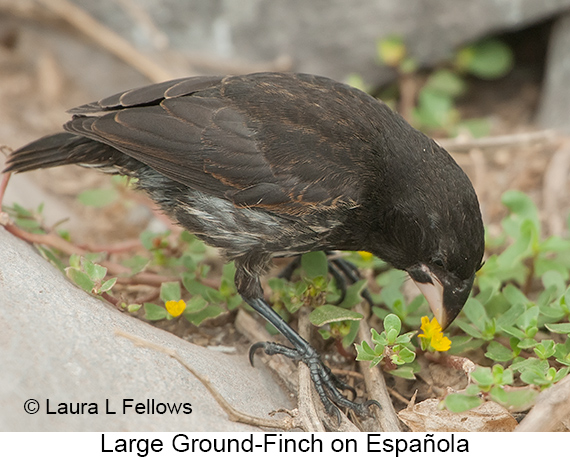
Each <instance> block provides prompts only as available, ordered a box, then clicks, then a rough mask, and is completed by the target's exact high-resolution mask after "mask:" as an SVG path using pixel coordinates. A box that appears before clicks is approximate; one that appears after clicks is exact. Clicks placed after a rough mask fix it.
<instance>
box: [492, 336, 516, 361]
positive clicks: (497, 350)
mask: <svg viewBox="0 0 570 457" xmlns="http://www.w3.org/2000/svg"><path fill="white" fill-rule="evenodd" d="M514 356H515V355H514V354H513V351H512V349H509V348H506V347H505V346H503V345H502V344H500V343H497V342H496V341H491V342H490V343H489V346H488V347H487V352H486V353H485V357H487V358H489V359H491V360H494V361H495V362H508V361H509V360H512V359H513V358H514Z"/></svg>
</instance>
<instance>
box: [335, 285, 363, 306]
mask: <svg viewBox="0 0 570 457" xmlns="http://www.w3.org/2000/svg"><path fill="white" fill-rule="evenodd" d="M365 288H366V279H361V280H360V281H357V282H355V283H354V284H351V285H350V286H348V287H347V288H346V295H345V297H344V300H343V301H342V303H341V304H340V305H339V306H340V307H342V308H347V309H350V308H354V306H356V305H357V304H358V303H360V302H361V301H362V296H361V293H362V291H363V290H364V289H365Z"/></svg>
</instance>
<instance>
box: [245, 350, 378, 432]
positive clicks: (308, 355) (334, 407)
mask: <svg viewBox="0 0 570 457" xmlns="http://www.w3.org/2000/svg"><path fill="white" fill-rule="evenodd" d="M258 349H263V351H264V352H265V353H266V354H267V355H274V354H281V355H284V356H285V357H288V358H290V359H293V360H296V361H299V360H300V361H302V362H303V363H305V365H307V366H308V367H309V373H310V376H311V379H312V380H313V384H314V386H315V390H316V391H317V393H318V394H319V397H320V399H321V401H322V403H323V405H324V407H325V410H326V412H327V413H328V414H329V415H333V414H334V415H335V416H336V418H337V420H338V422H339V423H340V413H339V410H338V407H342V408H350V409H351V410H353V411H354V412H355V413H356V414H358V415H359V416H368V415H369V407H370V406H371V405H376V406H378V408H381V406H380V403H378V402H377V401H376V400H369V401H366V402H364V403H356V402H354V401H351V400H349V399H348V398H346V397H345V396H344V395H343V394H342V393H341V392H340V391H339V389H341V390H350V391H351V392H352V394H353V396H354V397H356V391H355V390H354V388H353V387H352V386H349V385H348V384H346V383H345V382H343V381H341V380H340V379H339V378H337V377H336V376H335V375H334V374H333V373H332V372H331V370H330V368H329V367H327V366H326V365H325V364H323V362H322V361H321V359H320V357H319V355H318V354H317V351H316V350H315V349H313V348H312V347H311V346H308V347H306V348H304V350H303V351H301V350H299V349H293V348H290V347H287V346H283V345H281V344H277V343H271V342H259V343H255V344H254V345H252V346H251V348H250V350H249V361H250V363H251V364H252V365H253V357H254V354H255V352H256V351H257V350H258Z"/></svg>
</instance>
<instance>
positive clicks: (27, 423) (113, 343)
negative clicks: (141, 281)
mask: <svg viewBox="0 0 570 457" xmlns="http://www.w3.org/2000/svg"><path fill="white" fill-rule="evenodd" d="M0 246H2V248H1V249H0V328H1V331H0V431H175V430H176V431H186V432H193V431H254V430H257V429H256V428H254V427H251V426H247V425H243V424H237V423H234V422H230V421H229V420H228V419H227V416H226V414H225V412H224V411H223V410H222V409H221V408H220V407H219V406H218V404H217V403H216V402H215V400H214V399H213V398H212V396H211V395H210V393H209V392H208V391H207V390H206V388H205V387H204V386H203V385H202V384H201V383H200V382H199V381H198V380H197V379H196V378H195V377H194V376H192V375H191V374H190V373H188V372H187V371H186V370H185V369H184V368H183V367H182V366H181V365H180V364H179V363H178V362H176V361H175V360H173V359H172V358H170V357H168V356H167V355H165V354H163V353H159V352H156V351H154V350H151V349H146V348H141V347H137V346H135V345H134V344H133V343H132V342H131V341H129V340H127V339H125V338H123V337H120V336H117V335H116V334H115V331H116V330H122V331H124V332H126V333H130V334H133V335H137V336H139V337H141V338H143V339H145V340H148V341H151V342H155V343H158V344H160V345H163V346H166V347H168V348H172V349H175V350H176V351H177V352H178V353H179V354H180V355H181V356H182V357H183V358H184V360H186V361H187V363H188V364H190V365H191V366H192V367H194V368H195V369H196V370H197V371H198V372H199V373H201V374H203V375H206V376H208V377H209V379H210V381H211V382H212V383H213V384H214V386H215V387H216V388H217V390H218V391H219V392H220V393H221V394H222V395H223V396H224V398H226V400H228V401H229V402H230V404H232V405H233V406H234V407H236V408H238V409H239V410H242V411H244V412H248V413H250V414H253V415H257V416H261V417H268V416H267V414H268V413H269V412H270V411H272V410H274V409H276V408H279V407H286V408H290V407H291V405H290V403H289V401H288V398H287V395H285V393H283V392H282V391H281V390H280V388H279V386H278V385H277V383H276V382H275V380H274V379H273V378H272V376H271V374H270V373H269V372H267V371H266V370H264V369H263V367H256V368H252V367H250V366H249V363H248V361H247V356H246V355H245V354H241V355H227V354H222V353H219V352H215V351H211V350H208V349H205V348H202V347H198V346H195V345H192V344H190V343H188V342H186V341H183V340H181V339H179V338H177V337H176V336H174V335H172V334H169V333H167V332H164V331H162V330H159V329H156V328H154V327H152V326H150V325H148V324H146V323H144V322H142V321H139V320H137V319H135V318H132V317H130V316H128V315H125V314H122V313H120V312H119V311H117V310H116V309H114V308H112V307H111V306H109V305H108V304H106V303H104V302H103V301H100V300H98V299H96V298H94V297H91V296H89V295H87V294H86V293H84V292H83V291H82V290H80V289H78V288H77V287H76V286H74V285H73V284H71V283H70V282H68V281H67V280H66V278H65V277H64V276H63V275H62V274H61V273H60V272H59V271H58V270H57V269H56V268H55V267H53V266H52V265H51V264H49V263H48V262H46V261H45V260H44V259H43V258H42V257H41V256H39V255H38V254H37V253H36V252H35V251H34V249H33V248H32V247H31V246H30V245H28V244H27V243H25V242H23V241H22V240H19V239H17V238H14V237H13V236H12V235H10V234H9V233H8V232H6V231H5V229H4V228H0ZM29 399H34V400H37V401H38V402H39V408H40V409H39V411H38V412H37V413H36V414H26V413H25V412H24V404H25V402H26V400H29ZM48 399H49V406H50V411H57V410H58V409H59V406H58V405H59V404H60V403H63V404H67V405H70V404H72V405H73V406H72V407H73V408H74V409H75V408H77V403H82V402H85V403H95V404H97V411H98V414H87V413H84V414H47V410H46V407H47V400H48ZM127 399H132V400H133V401H132V402H131V403H130V404H133V405H134V404H136V403H143V404H145V405H146V403H147V401H151V402H152V399H154V401H155V405H156V404H158V403H159V402H160V403H170V404H175V403H185V402H188V403H190V404H191V408H192V412H191V414H169V413H167V414H156V413H155V414H149V413H145V414H138V413H136V412H135V410H134V408H129V409H128V410H127V412H126V413H125V414H123V412H122V405H123V401H124V400H127ZM106 400H108V401H109V406H110V408H109V409H110V410H113V411H116V413H117V414H106V410H105V408H106ZM155 407H156V406H155ZM67 408H68V409H71V407H70V406H67ZM89 408H90V406H87V407H86V410H88V409H89ZM91 408H93V407H92V406H91Z"/></svg>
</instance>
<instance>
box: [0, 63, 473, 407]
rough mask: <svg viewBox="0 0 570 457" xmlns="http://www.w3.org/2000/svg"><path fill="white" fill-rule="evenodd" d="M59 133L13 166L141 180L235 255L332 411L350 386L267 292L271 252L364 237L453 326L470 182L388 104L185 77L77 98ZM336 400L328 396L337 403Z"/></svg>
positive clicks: (17, 157)
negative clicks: (81, 169) (82, 169)
mask: <svg viewBox="0 0 570 457" xmlns="http://www.w3.org/2000/svg"><path fill="white" fill-rule="evenodd" d="M70 113H72V114H73V118H72V119H71V120H70V121H69V122H68V123H67V124H65V126H64V128H65V130H66V132H65V133H59V134H56V135H52V136H47V137H44V138H41V139H39V140H37V141H35V142H33V143H31V144H29V145H27V146H24V147H23V148H21V149H19V150H17V151H15V152H14V153H12V155H11V156H10V158H9V160H8V167H7V168H6V170H4V171H6V172H8V171H15V172H20V171H27V170H33V169H36V168H44V167H54V166H58V165H64V164H79V165H85V166H89V167H99V168H101V169H102V170H104V171H112V172H116V173H121V174H125V175H129V176H134V177H136V178H138V186H139V187H140V188H142V189H144V190H145V191H146V192H148V193H149V195H150V196H151V197H152V198H153V199H154V200H155V201H156V202H158V204H159V205H160V206H161V207H162V209H163V210H164V211H165V212H166V213H167V214H169V215H170V216H171V217H172V218H173V219H175V220H177V221H178V222H179V223H180V224H181V225H182V226H183V227H184V228H186V229H187V230H189V231H190V232H192V233H195V234H196V235H197V236H198V237H200V238H201V239H203V240H204V241H205V242H206V243H208V244H210V245H212V246H216V247H218V248H221V250H222V251H223V252H224V254H225V256H226V258H228V259H231V260H235V264H236V268H237V271H236V284H237V288H238V291H239V293H240V294H241V295H242V297H243V299H244V300H245V301H246V302H247V303H248V304H249V305H250V306H251V307H252V308H254V309H255V310H257V311H258V312H259V313H260V314H261V315H262V316H263V317H265V318H266V319H267V320H268V321H269V322H271V323H272V324H273V325H274V326H275V327H276V328H277V329H278V330H280V331H281V333H283V335H285V336H286V337H287V339H288V340H289V341H290V342H291V344H292V345H293V349H292V348H286V347H284V346H281V345H276V344H274V343H262V344H261V345H256V346H254V349H255V348H258V347H262V348H263V349H264V350H265V352H266V353H268V354H274V353H282V354H285V355H287V356H289V357H293V358H297V359H300V360H302V361H303V362H305V363H306V364H307V365H308V366H309V368H310V371H311V377H312V379H313V381H314V384H315V387H316V388H317V391H318V392H319V394H320V397H321V399H322V401H323V403H324V405H325V407H326V409H327V411H328V412H329V413H332V412H335V411H337V410H336V407H335V406H334V405H333V402H334V403H335V404H337V405H339V406H349V407H351V408H353V409H354V410H356V411H357V412H359V413H364V412H365V410H366V408H365V406H363V405H361V404H356V403H353V402H351V401H349V400H347V399H346V398H345V397H344V396H342V395H341V394H340V393H339V391H338V390H337V387H340V388H342V387H344V385H343V383H342V382H340V381H339V380H337V379H336V378H335V377H334V376H333V375H332V374H331V373H330V371H329V369H328V368H327V367H325V366H324V365H323V364H322V362H321V361H320V359H319V356H318V354H317V353H316V351H315V350H314V349H313V348H312V347H311V346H310V345H309V344H308V343H307V342H306V341H305V340H304V339H302V338H301V337H300V336H299V335H298V334H297V333H296V332H295V331H294V330H293V329H292V328H291V327H289V325H287V324H286V323H285V322H284V321H283V320H282V319H281V318H280V317H279V315H278V314H277V313H276V312H274V311H273V309H272V308H271V307H270V306H269V305H268V304H267V303H266V302H265V301H264V299H263V291H262V288H261V284H260V275H262V274H263V273H264V272H265V271H266V270H267V268H268V265H269V263H270V261H271V258H272V257H276V256H292V255H296V254H301V253H304V252H308V251H318V250H337V249H341V250H365V251H369V252H371V253H373V254H375V255H376V256H378V257H380V258H381V259H384V260H385V261H387V262H388V263H390V264H391V265H393V266H394V267H396V268H399V269H401V270H405V271H407V272H408V273H409V275H410V276H411V278H412V279H413V280H414V281H415V282H416V284H418V286H419V288H420V290H421V291H422V292H423V293H424V295H425V296H426V298H427V300H428V302H429V304H430V306H431V308H432V310H433V312H434V314H435V316H436V317H437V320H438V321H439V322H440V323H441V325H442V327H444V328H445V327H447V325H449V324H450V323H451V321H453V319H454V318H455V317H456V316H457V314H458V313H459V311H460V310H461V308H462V307H463V305H464V303H465V301H466V299H467V296H468V295H469V292H470V290H471V287H472V284H473V278H474V275H475V272H476V270H477V269H478V268H479V266H480V264H481V260H482V256H483V248H484V242H483V224H482V221H481V213H480V210H479V204H478V201H477V197H476V195H475V192H474V190H473V187H472V185H471V183H470V181H469V179H468V178H467V176H466V175H465V173H464V172H463V171H462V170H461V168H460V167H459V166H458V165H457V164H456V163H455V161H454V160H453V159H452V158H451V156H450V155H449V154H448V153H447V152H446V151H445V150H444V149H443V148H441V147H440V146H438V145H437V144H436V143H435V142H434V141H433V140H431V139H429V138H428V137H426V136H425V135H424V134H422V133H420V132H418V131H417V130H415V129H413V128H412V127H411V126H410V125H408V124H407V123H406V122H405V121H404V120H403V119H402V118H401V117H400V116H399V115H398V114H395V113H394V112H392V111H391V110H390V108H388V107H387V106H386V105H385V104H383V103H382V102H380V101H378V100H376V99H375V98H373V97H371V96H369V95H367V94H365V93H363V92H361V91H359V90H357V89H354V88H352V87H349V86H347V85H344V84H340V83H338V82H335V81H332V80H330V79H327V78H323V77H319V76H312V75H306V74H282V73H258V74H251V75H246V76H228V77H210V76H208V77H194V78H185V79H178V80H174V81H168V82H164V83H160V84H153V85H150V86H146V87H143V88H140V89H134V90H130V91H127V92H123V93H121V94H117V95H114V96H111V97H108V98H105V99H103V100H101V101H99V102H95V103H90V104H87V105H83V106H80V107H79V108H75V109H72V110H71V111H70ZM331 400H332V402H331Z"/></svg>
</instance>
